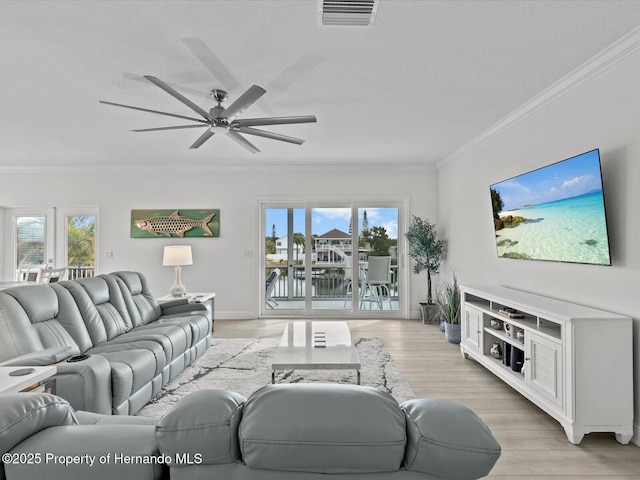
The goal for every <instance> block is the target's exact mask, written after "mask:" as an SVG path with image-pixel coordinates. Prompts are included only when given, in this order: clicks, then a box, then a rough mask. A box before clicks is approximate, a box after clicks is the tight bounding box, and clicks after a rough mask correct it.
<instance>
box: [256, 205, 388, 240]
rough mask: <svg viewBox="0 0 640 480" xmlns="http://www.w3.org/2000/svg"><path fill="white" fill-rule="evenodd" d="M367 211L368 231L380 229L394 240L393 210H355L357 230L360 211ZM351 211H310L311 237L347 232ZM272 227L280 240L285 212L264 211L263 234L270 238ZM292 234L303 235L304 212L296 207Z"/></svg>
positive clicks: (279, 210) (347, 209) (285, 223)
mask: <svg viewBox="0 0 640 480" xmlns="http://www.w3.org/2000/svg"><path fill="white" fill-rule="evenodd" d="M365 210H366V211H367V219H368V221H369V228H372V227H374V226H379V227H384V228H385V229H386V230H387V235H389V237H391V238H398V209H397V208H360V209H359V211H358V217H359V218H358V228H360V227H361V226H362V218H363V213H364V211H365ZM350 217H351V208H350V207H347V208H314V209H312V214H311V230H312V231H311V234H317V235H322V234H324V233H327V232H328V231H330V230H333V229H334V228H337V229H338V230H342V231H343V232H345V233H349V221H350ZM273 225H275V226H276V235H277V236H278V237H282V236H284V235H286V233H287V209H286V208H268V209H267V218H266V222H265V229H266V231H265V235H266V236H271V229H272V226H273ZM293 231H294V232H296V233H297V232H299V233H303V232H304V209H303V208H296V209H294V214H293Z"/></svg>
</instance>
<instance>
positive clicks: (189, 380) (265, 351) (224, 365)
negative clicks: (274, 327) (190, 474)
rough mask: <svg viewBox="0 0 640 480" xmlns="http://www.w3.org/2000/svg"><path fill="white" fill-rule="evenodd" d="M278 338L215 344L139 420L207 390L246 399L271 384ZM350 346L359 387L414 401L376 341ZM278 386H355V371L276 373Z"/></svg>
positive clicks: (228, 340)
mask: <svg viewBox="0 0 640 480" xmlns="http://www.w3.org/2000/svg"><path fill="white" fill-rule="evenodd" d="M279 343H280V339H279V338H217V339H213V342H212V345H211V347H210V348H209V349H208V350H207V352H206V353H205V354H204V355H203V356H202V357H200V358H198V359H197V360H196V361H195V362H194V363H193V364H191V365H190V366H189V367H187V368H186V369H185V371H184V372H182V373H180V375H178V377H177V378H176V379H175V380H173V381H172V382H170V383H168V384H167V385H166V386H165V387H164V388H163V389H162V391H161V392H160V394H159V395H158V396H157V397H156V398H154V399H153V400H152V401H151V402H150V403H149V404H148V405H147V406H145V407H144V408H143V409H142V410H141V411H140V415H144V416H147V417H160V416H162V415H163V414H164V413H165V412H166V411H167V410H168V409H169V408H170V407H171V406H172V405H173V404H174V403H175V402H177V401H178V400H179V399H180V398H182V397H184V396H185V395H187V394H189V393H191V392H195V391H198V390H204V389H208V388H224V389H226V390H232V391H234V392H238V393H240V394H242V395H244V396H245V397H248V396H249V395H251V394H252V393H253V392H255V391H256V390H257V389H259V388H261V387H263V386H264V385H267V384H269V383H271V358H272V357H273V356H274V355H275V352H276V348H277V347H278V344H279ZM354 345H355V347H356V349H357V350H358V354H359V355H360V363H361V364H362V369H361V370H360V374H361V378H360V383H361V385H367V386H370V387H374V388H377V389H379V390H382V391H384V392H387V393H389V394H391V395H392V396H393V397H394V398H395V399H396V400H397V401H398V403H402V402H404V401H405V400H409V399H412V398H415V394H414V393H413V390H411V387H410V386H409V384H408V383H407V382H406V381H405V380H404V378H402V375H401V374H400V371H399V370H398V368H397V367H396V365H395V363H394V362H393V359H392V358H391V355H389V353H388V352H387V350H386V349H385V348H384V343H383V342H382V340H380V339H379V338H357V339H354ZM276 382H277V383H298V382H306V383H309V382H331V383H352V384H355V383H356V382H357V380H356V372H355V370H294V371H285V372H281V371H279V372H276Z"/></svg>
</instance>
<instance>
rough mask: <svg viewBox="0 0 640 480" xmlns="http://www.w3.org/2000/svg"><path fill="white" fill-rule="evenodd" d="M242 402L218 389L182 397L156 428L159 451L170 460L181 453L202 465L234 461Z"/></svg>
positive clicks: (236, 396) (177, 465)
mask: <svg viewBox="0 0 640 480" xmlns="http://www.w3.org/2000/svg"><path fill="white" fill-rule="evenodd" d="M244 402H245V398H244V397H243V396H242V395H240V394H239V393H235V392H229V391H226V390H219V389H214V390H202V391H199V392H194V393H192V394H190V395H188V396H186V397H184V398H183V399H181V400H180V401H179V402H178V403H177V404H176V405H175V407H173V408H172V409H171V410H169V411H168V412H167V413H166V414H165V415H164V416H163V417H162V418H161V419H160V421H159V422H158V424H157V425H156V440H157V441H158V445H159V446H160V451H161V452H162V453H164V454H165V455H168V456H170V457H172V458H178V457H179V456H180V455H183V454H185V453H188V454H189V455H190V458H195V456H196V455H201V457H200V460H201V461H202V463H203V464H223V463H233V462H235V461H237V460H238V459H239V456H240V455H239V451H238V423H239V422H240V418H241V417H242V408H243V406H244ZM172 466H176V467H180V466H183V465H180V464H175V465H172ZM184 466H187V465H184Z"/></svg>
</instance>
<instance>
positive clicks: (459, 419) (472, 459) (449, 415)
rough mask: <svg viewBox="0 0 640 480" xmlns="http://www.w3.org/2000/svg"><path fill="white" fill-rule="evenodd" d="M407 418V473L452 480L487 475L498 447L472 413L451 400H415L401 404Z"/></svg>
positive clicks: (478, 418)
mask: <svg viewBox="0 0 640 480" xmlns="http://www.w3.org/2000/svg"><path fill="white" fill-rule="evenodd" d="M401 407H402V409H403V410H404V411H405V413H406V415H407V437H408V439H407V451H406V455H405V462H404V465H405V467H406V468H407V469H408V470H413V471H418V472H423V473H428V474H432V475H437V476H441V477H444V478H450V479H454V480H465V479H475V478H478V477H482V476H485V475H487V474H488V473H489V472H490V471H491V468H492V467H493V465H494V464H495V463H496V462H497V461H498V458H499V457H500V452H501V450H500V445H499V444H498V442H497V441H496V439H495V438H494V437H493V435H492V434H491V431H490V430H489V428H488V427H487V426H486V425H485V424H484V423H483V422H482V420H481V419H480V417H478V416H477V415H476V414H475V413H474V412H472V411H471V410H469V409H468V408H467V407H465V406H463V405H460V404H458V403H456V402H454V401H452V400H443V399H416V400H409V401H407V402H404V403H403V404H402V405H401Z"/></svg>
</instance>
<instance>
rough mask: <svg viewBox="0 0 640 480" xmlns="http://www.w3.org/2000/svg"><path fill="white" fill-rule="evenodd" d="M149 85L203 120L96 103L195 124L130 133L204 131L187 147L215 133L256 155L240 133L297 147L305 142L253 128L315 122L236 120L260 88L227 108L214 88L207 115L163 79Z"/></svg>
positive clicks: (309, 118) (222, 94) (224, 95)
mask: <svg viewBox="0 0 640 480" xmlns="http://www.w3.org/2000/svg"><path fill="white" fill-rule="evenodd" d="M144 78H146V79H147V80H148V81H149V82H151V83H153V84H154V85H156V86H157V87H158V88H160V89H162V90H164V91H165V92H167V93H168V94H169V95H171V96H172V97H174V98H175V99H177V100H178V101H180V102H181V103H182V104H184V105H186V106H187V107H189V108H190V109H191V110H193V111H194V112H196V113H197V114H199V115H200V116H201V117H202V118H194V117H187V116H184V115H176V114H173V113H168V112H161V111H159V110H151V109H148V108H141V107H134V106H131V105H124V104H121V103H114V102H107V101H104V100H99V102H100V103H104V104H105V105H112V106H115V107H122V108H129V109H132V110H139V111H142V112H147V113H154V114H157V115H165V116H169V117H175V118H181V119H183V120H190V121H193V122H196V123H195V124H190V125H176V126H171V127H156V128H142V129H136V130H132V131H133V132H156V131H159V130H178V129H183V128H205V127H206V128H207V130H205V132H204V133H202V134H201V135H200V137H198V139H197V140H196V141H195V142H193V144H191V146H190V147H189V148H199V147H200V146H201V145H202V144H203V143H205V142H206V141H207V140H209V139H210V138H211V137H212V136H213V135H215V134H216V133H221V134H225V135H226V136H227V137H229V138H230V139H231V140H233V141H235V142H236V143H238V144H240V145H241V146H243V147H244V148H246V149H247V150H248V151H249V152H251V153H258V152H259V151H260V150H258V148H257V147H256V146H255V145H253V144H252V143H251V142H249V141H248V140H247V139H246V138H244V137H243V136H242V135H241V134H246V135H254V136H257V137H263V138H269V139H271V140H278V141H281V142H287V143H294V144H296V145H302V144H303V143H304V140H302V139H300V138H295V137H289V136H287V135H282V134H279V133H274V132H268V131H266V130H261V129H257V128H253V127H256V126H264V125H289V124H294V123H314V122H316V117H315V116H314V115H304V116H293V117H266V118H247V119H239V118H238V117H239V116H240V115H242V113H243V112H244V111H245V110H246V109H247V108H249V107H250V106H251V105H253V104H254V103H255V102H256V101H257V100H258V99H259V98H260V97H262V95H264V94H265V93H266V90H264V89H263V88H262V87H259V86H257V85H253V86H252V87H250V88H249V89H248V90H247V91H246V92H244V93H243V94H242V95H240V97H238V98H237V99H236V100H235V101H234V102H233V103H232V104H231V105H229V107H228V108H226V109H225V108H224V107H223V106H222V102H224V101H225V100H227V98H228V97H229V93H228V92H226V91H225V90H221V89H217V88H216V89H213V90H211V91H210V92H209V94H210V95H211V98H212V99H213V100H215V101H216V102H217V103H218V105H216V106H214V107H212V108H210V109H209V111H208V112H207V111H206V110H205V109H203V108H201V107H200V106H198V105H196V104H195V103H193V102H192V101H191V100H189V99H188V98H186V97H185V96H184V95H182V94H181V93H179V92H178V91H177V90H175V89H174V88H172V87H170V86H169V85H167V84H166V83H164V82H163V81H162V80H160V79H158V78H156V77H154V76H152V75H144Z"/></svg>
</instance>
